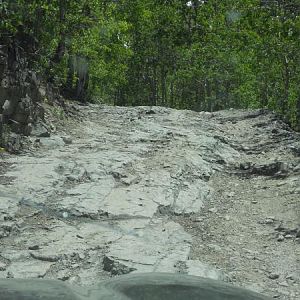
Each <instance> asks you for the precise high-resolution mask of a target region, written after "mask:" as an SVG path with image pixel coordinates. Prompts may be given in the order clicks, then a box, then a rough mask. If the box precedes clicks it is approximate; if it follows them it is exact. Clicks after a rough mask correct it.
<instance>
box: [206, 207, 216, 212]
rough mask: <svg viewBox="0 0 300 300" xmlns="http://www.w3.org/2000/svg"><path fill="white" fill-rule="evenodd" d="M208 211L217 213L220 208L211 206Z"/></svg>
mask: <svg viewBox="0 0 300 300" xmlns="http://www.w3.org/2000/svg"><path fill="white" fill-rule="evenodd" d="M208 211H209V212H211V213H216V212H217V211H218V209H217V208H216V207H213V208H210V209H209V210H208Z"/></svg>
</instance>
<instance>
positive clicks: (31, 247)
mask: <svg viewBox="0 0 300 300" xmlns="http://www.w3.org/2000/svg"><path fill="white" fill-rule="evenodd" d="M28 249H29V250H39V249H40V246H39V245H34V246H29V247H28Z"/></svg>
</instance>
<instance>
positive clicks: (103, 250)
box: [0, 105, 300, 300]
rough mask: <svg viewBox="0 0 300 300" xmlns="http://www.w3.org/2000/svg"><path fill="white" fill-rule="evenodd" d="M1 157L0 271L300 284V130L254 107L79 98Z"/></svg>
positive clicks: (282, 293)
mask: <svg viewBox="0 0 300 300" xmlns="http://www.w3.org/2000/svg"><path fill="white" fill-rule="evenodd" d="M78 109H79V113H80V114H81V116H82V121H78V122H77V121H74V120H73V121H72V120H70V121H67V122H66V124H65V126H66V127H65V128H68V129H65V131H64V132H63V131H62V130H59V129H58V130H57V132H56V133H55V134H53V135H52V136H51V137H44V138H43V137H41V138H38V139H36V138H34V139H33V141H34V145H35V148H36V149H35V150H28V151H27V152H26V153H24V154H22V155H19V156H12V155H3V157H2V159H1V161H0V172H1V173H0V243H1V244H0V247H1V248H0V251H1V253H0V278H45V279H61V280H63V281H66V282H68V283H71V284H79V285H92V284H97V283H99V282H100V281H101V280H103V279H107V278H109V277H111V276H115V275H121V274H127V273H140V272H143V273H145V272H146V273H147V272H170V273H182V274H190V275H197V276H203V277H209V278H213V279H219V280H224V281H229V282H231V283H233V284H234V285H238V286H242V287H246V288H249V289H252V290H255V291H258V292H261V293H263V294H265V295H269V296H271V297H274V298H279V299H292V300H293V299H299V298H300V292H299V291H300V137H299V134H296V133H294V132H292V131H291V130H289V128H288V127H287V126H286V125H285V124H284V123H282V122H281V121H279V120H278V119H277V118H276V116H274V115H273V114H271V113H269V112H264V111H242V110H238V111H237V110H229V111H222V112H217V113H204V112H200V113H196V112H191V111H178V110H172V109H167V108H160V107H155V108H149V107H136V108H118V107H107V106H97V105H90V106H87V107H79V108H78Z"/></svg>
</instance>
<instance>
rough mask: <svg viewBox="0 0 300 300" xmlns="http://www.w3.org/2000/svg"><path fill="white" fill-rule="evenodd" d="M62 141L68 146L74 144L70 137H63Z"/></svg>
mask: <svg viewBox="0 0 300 300" xmlns="http://www.w3.org/2000/svg"><path fill="white" fill-rule="evenodd" d="M62 140H63V141H64V143H65V144H66V145H71V144H72V143H73V140H72V138H71V137H70V136H62Z"/></svg>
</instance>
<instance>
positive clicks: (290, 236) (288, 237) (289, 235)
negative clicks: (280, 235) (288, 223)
mask: <svg viewBox="0 0 300 300" xmlns="http://www.w3.org/2000/svg"><path fill="white" fill-rule="evenodd" d="M284 237H285V238H286V239H292V238H293V237H294V236H292V235H291V234H286V235H285V236H284Z"/></svg>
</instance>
